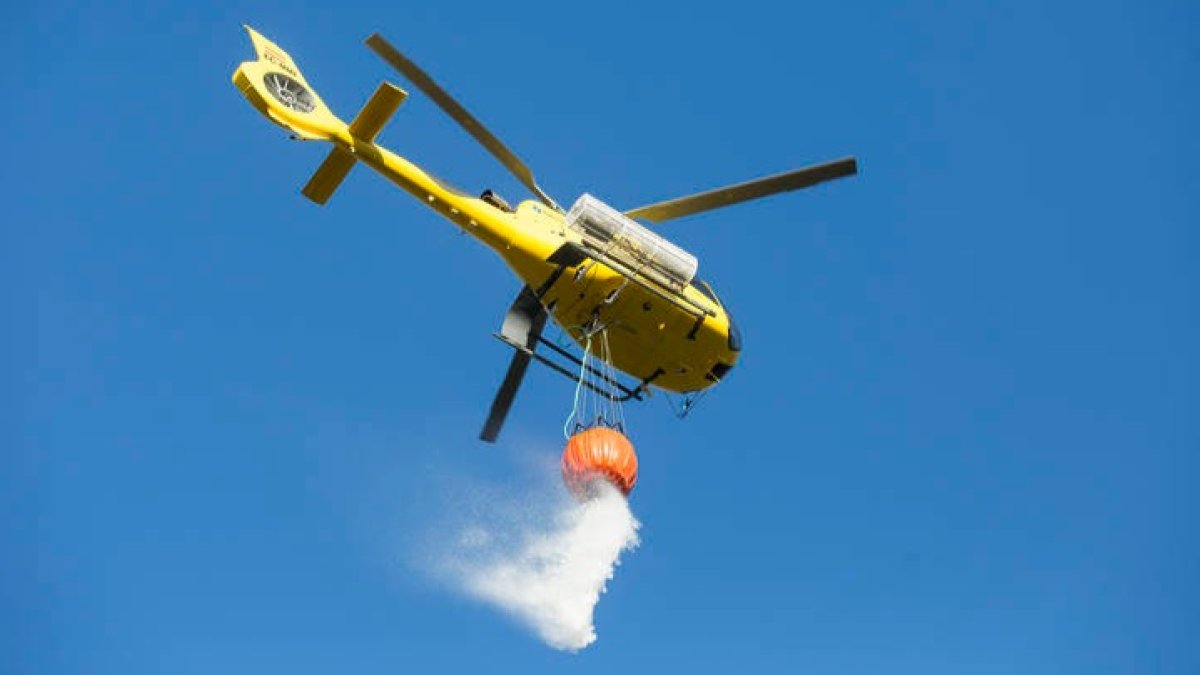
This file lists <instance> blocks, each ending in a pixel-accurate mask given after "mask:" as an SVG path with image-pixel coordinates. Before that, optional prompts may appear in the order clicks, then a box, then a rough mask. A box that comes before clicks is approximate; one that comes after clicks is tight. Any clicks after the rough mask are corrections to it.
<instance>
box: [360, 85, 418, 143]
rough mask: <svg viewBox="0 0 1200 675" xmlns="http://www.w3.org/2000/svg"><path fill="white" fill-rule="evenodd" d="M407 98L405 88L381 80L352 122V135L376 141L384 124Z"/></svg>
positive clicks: (364, 139)
mask: <svg viewBox="0 0 1200 675" xmlns="http://www.w3.org/2000/svg"><path fill="white" fill-rule="evenodd" d="M406 98H408V93H407V92H406V91H404V90H403V89H401V88H399V87H397V86H396V85H394V84H391V83H390V82H381V83H380V84H379V88H378V89H376V90H375V93H374V94H372V95H371V100H369V101H367V104H366V105H364V106H363V109H362V110H360V111H358V116H357V117H355V118H354V121H353V122H351V123H350V135H351V136H354V137H355V138H357V139H358V140H360V141H366V142H368V143H372V142H374V141H375V137H376V136H378V135H379V132H380V131H381V130H382V129H383V125H385V124H387V123H388V120H390V119H391V118H392V115H394V114H395V113H396V109H397V108H399V107H400V104H401V103H404V99H406Z"/></svg>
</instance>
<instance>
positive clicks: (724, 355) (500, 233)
mask: <svg viewBox="0 0 1200 675" xmlns="http://www.w3.org/2000/svg"><path fill="white" fill-rule="evenodd" d="M245 28H246V30H247V31H248V32H249V34H250V39H251V42H252V43H253V45H254V49H255V52H256V54H257V57H258V58H257V60H255V61H246V62H243V63H242V64H240V65H239V66H238V67H237V69H236V70H235V71H234V73H233V83H234V85H235V86H236V87H237V88H238V90H239V91H241V93H242V94H243V95H244V96H245V97H246V99H247V100H248V101H249V102H250V104H251V105H252V106H254V108H255V109H257V110H258V111H259V112H260V113H262V114H263V115H264V116H266V117H267V118H268V119H269V120H271V121H272V122H274V123H275V124H277V125H279V126H281V127H283V128H284V129H286V130H288V131H289V132H291V135H292V138H293V139H296V140H319V141H327V142H329V143H330V144H331V145H332V146H333V147H332V149H330V151H329V154H328V155H327V156H326V158H325V160H324V161H323V162H322V163H321V165H320V166H319V167H318V168H317V170H316V172H315V173H314V174H313V176H312V178H311V179H310V180H309V181H308V183H307V184H306V185H305V186H304V187H303V189H302V190H301V192H302V194H303V195H304V196H305V197H307V198H308V199H310V200H312V201H313V202H315V203H316V204H321V205H323V204H325V203H326V202H327V201H328V200H329V199H330V197H331V196H332V195H333V193H334V192H335V191H336V190H337V188H338V186H339V185H341V183H342V181H343V180H344V179H345V178H346V175H347V174H348V173H349V171H350V169H351V168H352V167H353V166H354V165H355V164H357V163H360V162H361V163H362V164H365V165H367V166H369V167H371V168H372V169H374V170H375V171H377V172H378V173H380V174H381V175H383V176H384V177H385V178H387V179H388V180H390V181H391V182H393V183H395V184H396V185H397V186H399V187H400V188H401V189H403V190H404V191H406V192H408V193H409V194H411V195H412V196H413V197H415V198H417V199H418V200H420V201H421V202H423V203H424V204H425V205H426V206H428V207H429V208H431V209H433V210H434V211H435V212H437V213H438V214H439V215H441V216H443V217H445V218H446V219H447V220H449V221H450V222H451V223H453V224H455V225H456V226H458V227H459V228H461V229H462V230H463V231H464V232H466V233H467V234H470V235H472V236H473V237H475V238H476V239H478V240H479V241H481V242H482V243H483V244H485V245H487V246H488V247H489V248H491V249H492V250H494V251H495V252H496V253H497V254H499V256H500V257H501V258H502V259H503V260H504V262H505V263H507V265H508V266H509V267H510V268H511V269H512V271H513V272H514V273H515V274H516V275H517V276H518V277H519V278H520V279H521V281H522V283H523V286H522V288H521V290H520V292H519V293H518V294H517V297H516V298H515V299H514V300H513V302H512V304H511V306H510V307H509V309H508V311H507V313H506V314H505V316H504V319H503V322H502V324H501V328H500V330H499V332H498V333H496V337H497V338H499V339H500V340H501V341H503V342H504V343H505V344H507V345H508V346H509V347H511V348H512V349H513V350H514V353H513V356H512V359H511V361H510V363H509V366H508V370H507V372H506V373H505V375H504V379H503V381H502V383H501V384H500V387H499V389H498V390H497V392H496V394H495V397H494V399H493V402H492V405H491V408H490V410H489V411H488V415H487V419H486V421H485V423H484V426H483V429H482V431H481V433H480V438H481V439H482V440H484V441H487V442H494V441H495V440H496V439H497V437H498V436H499V433H500V430H501V428H502V426H503V424H504V421H505V418H506V417H507V415H508V412H509V409H510V408H511V406H512V403H513V400H514V398H515V397H516V394H517V391H518V389H519V388H520V385H521V382H522V381H523V379H524V377H525V373H526V371H527V369H528V367H529V364H530V363H531V362H532V361H535V360H536V361H537V362H539V363H541V364H543V365H545V366H548V367H549V368H551V369H552V370H554V371H556V372H558V373H560V374H563V375H565V376H566V377H568V378H570V379H572V380H574V381H576V382H577V384H579V385H584V386H587V387H589V388H591V389H600V388H602V389H604V391H603V392H602V393H603V394H604V395H606V396H609V397H611V398H613V399H614V400H620V401H624V400H629V399H635V400H642V398H643V397H644V396H645V395H648V394H649V393H651V392H652V388H658V389H661V390H664V391H667V392H674V393H678V394H682V395H685V396H688V397H693V398H689V399H687V400H685V405H690V401H694V400H695V398H694V397H696V396H697V395H698V394H700V393H702V392H704V391H707V390H708V389H710V388H711V387H713V386H714V385H716V384H717V383H719V382H720V381H721V380H722V379H723V378H725V377H726V376H727V375H728V373H729V371H730V370H731V369H732V368H733V367H734V366H735V365H736V364H737V361H738V358H739V356H740V353H741V350H742V338H741V334H740V333H739V331H738V328H737V325H736V324H735V323H734V321H733V317H732V316H731V314H730V312H729V310H728V309H727V308H726V307H725V305H724V304H723V303H722V302H721V300H720V299H719V297H718V296H717V294H716V292H715V291H713V289H712V287H711V286H710V285H709V284H708V283H706V282H705V281H703V280H701V279H699V278H698V277H697V276H696V273H697V270H698V267H699V261H698V259H697V258H696V257H695V256H694V255H692V254H691V253H689V252H687V251H685V250H683V249H682V248H680V247H679V246H676V245H675V244H673V243H671V242H670V241H668V240H667V239H665V238H663V237H662V236H660V235H658V234H656V233H655V232H653V231H652V230H650V229H649V228H648V227H646V226H645V225H643V224H642V223H639V222H638V220H642V221H647V222H651V223H661V222H664V221H668V220H673V219H676V218H682V217H684V216H689V215H693V214H696V213H700V212H703V211H709V210H712V209H717V208H723V207H726V206H731V205H733V204H737V203H740V202H745V201H749V200H752V199H759V198H761V197H766V196H768V195H772V194H776V193H780V192H786V191H790V190H797V189H800V188H806V187H810V186H813V185H816V184H818V183H822V182H825V181H830V180H834V179H837V178H843V177H847V176H851V175H854V174H856V173H857V172H858V164H857V161H856V160H855V159H854V158H853V157H846V158H842V159H838V160H835V161H831V162H826V163H822V164H817V165H813V166H808V167H805V168H801V169H797V170H794V171H789V172H786V173H781V174H777V175H773V176H768V177H765V178H759V179H755V180H751V181H747V182H744V183H738V184H735V185H730V186H727V187H722V188H718V189H714V190H708V191H705V192H700V193H697V194H692V195H688V196H684V197H678V198H675V199H668V200H666V201H661V202H657V203H654V204H649V205H646V206H640V207H637V208H634V209H629V210H625V211H619V210H617V209H615V208H613V207H611V206H609V205H607V204H605V203H604V202H602V201H600V200H599V199H597V198H596V197H594V196H592V195H590V194H584V195H582V196H581V197H579V198H578V199H577V200H576V201H575V202H574V204H573V205H572V206H571V207H570V208H569V209H564V208H563V207H562V206H560V205H559V203H558V202H556V201H555V200H554V199H553V198H551V197H550V195H548V194H547V193H546V192H545V190H543V189H542V188H541V187H540V186H539V185H538V184H537V181H536V180H535V178H534V175H533V172H532V171H530V169H529V167H528V166H526V165H525V163H524V162H523V161H521V159H520V158H518V157H517V155H516V154H514V153H513V152H512V150H510V149H509V148H508V146H506V145H505V144H504V143H502V142H501V141H500V139H499V138H497V137H496V136H495V135H494V134H493V133H492V132H491V131H489V130H488V129H487V127H485V126H484V125H483V124H482V123H481V122H480V121H479V120H478V119H476V118H475V117H474V116H473V115H472V114H471V113H469V112H468V111H467V110H466V108H464V107H463V106H462V105H461V104H460V103H459V102H458V101H457V100H455V99H454V98H453V97H451V96H450V94H448V93H447V92H446V91H445V90H444V89H443V88H442V87H441V86H440V85H439V84H438V83H436V82H435V81H434V80H433V78H431V77H430V76H429V75H428V74H427V73H426V72H425V71H424V70H422V69H421V68H420V67H419V66H418V65H416V64H415V63H414V62H413V61H411V60H410V59H408V58H407V57H406V56H404V55H403V54H401V53H400V52H399V51H398V50H397V49H396V48H395V47H393V46H392V45H391V44H390V43H389V42H388V41H387V40H385V39H384V38H383V37H382V36H380V35H379V34H378V33H376V34H373V35H371V36H370V37H369V38H367V40H366V44H367V46H368V47H369V48H371V49H372V50H373V51H374V52H375V53H376V54H377V55H379V56H380V57H381V58H382V59H383V60H384V61H385V62H387V63H388V64H389V65H391V66H392V67H394V68H395V69H396V70H397V71H399V72H400V73H401V74H402V75H403V76H404V77H405V78H407V79H408V80H409V81H410V82H411V83H412V84H413V85H414V86H416V87H417V89H419V90H421V91H422V92H423V93H424V94H425V95H427V96H428V97H429V98H430V99H432V100H433V101H434V103H436V104H437V105H438V107H439V108H441V109H442V110H443V111H444V112H445V113H447V114H448V115H449V116H450V117H451V118H452V119H453V120H454V121H455V122H457V123H458V124H459V125H460V126H461V127H462V128H463V129H464V130H466V131H467V133H469V134H470V135H471V136H472V137H473V138H474V139H475V140H476V141H477V142H479V143H480V144H481V145H483V147H484V148H485V149H486V150H488V152H490V153H491V154H492V155H493V156H494V157H495V158H496V159H497V160H499V161H500V163H501V164H502V165H504V167H506V168H507V169H508V170H509V171H510V172H511V173H512V174H513V175H514V176H515V177H516V178H517V180H518V181H520V182H521V184H522V185H524V186H525V187H526V188H528V189H529V191H530V192H531V193H533V195H534V196H535V197H536V199H528V200H525V201H522V202H520V203H518V204H517V205H516V206H511V205H510V204H509V203H508V202H506V201H505V200H503V199H502V198H501V197H499V196H498V195H496V194H495V193H494V192H492V191H491V190H487V191H484V192H483V193H482V194H481V195H479V196H475V195H472V194H468V193H466V192H463V191H461V190H459V189H458V188H455V187H453V186H451V185H449V184H447V183H445V182H443V181H442V180H440V179H438V178H436V177H434V176H433V175H432V174H430V173H428V172H427V171H425V170H424V169H422V168H421V167H419V166H417V165H415V164H413V163H412V162H410V161H408V160H407V159H404V158H403V157H401V156H399V155H397V154H395V153H393V152H392V151H390V150H388V149H387V148H384V147H382V146H380V145H379V144H377V143H376V142H375V139H376V137H377V136H378V135H379V132H380V131H381V130H382V129H383V127H384V126H385V125H386V124H387V122H388V121H389V120H390V119H391V117H392V115H393V114H395V112H396V110H397V109H398V108H399V107H400V105H401V104H402V103H403V102H404V100H405V99H406V98H407V96H408V93H407V92H405V91H404V90H403V89H401V88H399V87H397V86H395V85H393V84H391V83H389V82H387V81H384V82H382V83H381V84H380V85H379V87H378V88H377V89H376V90H375V92H374V94H372V96H371V97H370V99H368V100H367V102H366V104H365V105H364V106H363V107H362V109H361V110H359V112H358V114H357V115H356V116H355V117H354V119H353V120H352V121H351V122H350V123H349V124H347V123H345V122H344V121H342V120H341V119H340V118H338V117H337V116H336V115H335V114H334V113H333V112H332V111H331V110H330V109H329V108H328V107H327V106H326V105H325V103H324V102H323V101H322V100H321V98H320V96H318V95H317V93H316V91H315V90H314V89H313V87H312V86H311V85H309V83H308V82H307V80H305V78H304V75H303V74H302V73H301V71H300V69H299V67H298V66H297V65H296V64H295V62H294V61H293V60H292V58H291V57H290V56H289V55H288V54H287V52H285V51H284V50H282V49H281V48H279V46H278V45H276V44H275V43H273V42H271V41H270V40H268V39H267V38H265V37H263V36H262V35H261V34H260V33H258V32H257V31H255V30H254V29H253V28H251V27H250V26H245ZM550 319H553V321H554V322H555V323H557V324H558V326H559V327H561V328H562V329H563V331H564V332H565V334H566V335H568V336H570V338H571V340H573V341H574V342H575V343H576V344H578V345H579V346H580V347H581V348H583V349H584V357H583V358H582V359H581V358H579V357H577V356H576V355H575V354H573V353H571V352H570V351H568V350H567V349H564V348H563V346H561V345H560V344H557V343H556V342H554V341H552V340H548V339H546V338H545V337H543V332H544V330H545V328H546V324H547V322H548V320H550ZM600 332H603V335H604V339H605V353H604V354H603V360H604V362H605V363H604V364H602V365H607V366H610V367H609V368H599V369H598V368H597V367H596V365H589V363H588V359H587V354H588V350H590V349H592V338H593V337H594V336H596V335H597V334H598V333H600ZM593 363H594V362H593ZM614 369H615V370H616V371H620V372H621V373H624V374H625V375H626V376H628V377H629V378H631V380H632V382H628V383H627V382H622V381H621V380H620V379H619V378H618V377H617V376H616V373H615V372H613V370H614Z"/></svg>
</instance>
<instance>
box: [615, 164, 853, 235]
mask: <svg viewBox="0 0 1200 675" xmlns="http://www.w3.org/2000/svg"><path fill="white" fill-rule="evenodd" d="M856 173H858V162H857V161H855V159H854V158H853V157H846V158H844V159H839V160H836V161H833V162H827V163H825V164H817V165H815V166H809V167H805V168H803V169H796V170H795V171H789V172H787V173H781V174H777V175H774V176H767V177H766V178H758V179H756V180H752V181H747V182H745V183H738V184H737V185H729V186H727V187H723V188H717V189H716V190H709V191H708V192H700V193H698V194H694V195H688V196H686V197H677V198H675V199H669V200H667V201H665V202H658V203H657V204H650V205H649V206H639V207H638V208H636V209H633V210H631V211H626V212H625V215H627V216H629V217H630V218H641V219H643V220H649V221H651V222H654V223H661V222H663V221H666V220H672V219H674V218H682V217H683V216H690V215H692V214H693V213H700V212H702V211H711V210H713V209H719V208H722V207H725V206H732V205H733V204H738V203H741V202H746V201H750V200H751V199H759V198H761V197H766V196H768V195H773V194H775V193H777V192H787V191H789V190H799V189H800V188H806V187H810V186H813V185H816V184H817V183H823V182H825V181H827V180H834V179H835V178H843V177H845V176H853V175H854V174H856Z"/></svg>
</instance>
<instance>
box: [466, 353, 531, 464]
mask: <svg viewBox="0 0 1200 675" xmlns="http://www.w3.org/2000/svg"><path fill="white" fill-rule="evenodd" d="M532 359H533V357H531V356H530V355H528V354H526V353H525V352H515V353H514V354H513V357H512V361H511V362H509V364H508V372H507V373H505V374H504V382H503V383H502V384H501V385H500V389H498V390H497V391H496V398H495V399H493V400H492V408H491V410H489V411H488V417H487V421H486V422H484V423H483V431H480V432H479V439H480V440H483V441H487V442H488V443H495V442H496V438H497V437H499V436H500V429H501V427H503V426H504V420H505V419H506V418H507V417H508V410H509V408H512V404H513V399H514V398H516V397H517V389H518V388H520V386H521V381H522V380H524V379H525V371H526V370H527V369H528V368H529V362H530V361H531V360H532Z"/></svg>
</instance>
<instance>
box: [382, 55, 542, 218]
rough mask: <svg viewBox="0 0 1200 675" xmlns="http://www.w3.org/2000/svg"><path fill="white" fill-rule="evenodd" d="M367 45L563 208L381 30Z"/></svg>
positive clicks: (537, 191)
mask: <svg viewBox="0 0 1200 675" xmlns="http://www.w3.org/2000/svg"><path fill="white" fill-rule="evenodd" d="M367 46H368V47H370V48H371V49H372V50H373V51H374V52H375V53H376V54H378V55H379V57H380V58H382V59H383V60H384V61H387V62H388V63H389V64H391V66H392V67H393V68H395V69H396V70H398V71H400V72H401V73H402V74H403V75H404V76H405V77H407V78H408V79H409V80H411V81H412V83H413V84H415V85H416V86H417V88H418V89H420V90H421V91H423V92H425V95H426V96H428V97H429V98H431V99H433V102H434V103H436V104H437V105H438V107H439V108H441V109H442V110H443V111H444V112H445V113H446V114H447V115H449V116H450V117H451V118H453V119H454V121H455V122H458V124H459V126H461V127H462V128H463V129H465V130H466V131H467V133H469V134H471V136H472V137H474V138H475V140H476V141H479V143H480V144H481V145H483V147H485V148H487V150H488V152H490V153H492V156H494V157H495V158H496V159H498V160H500V163H501V164H503V165H504V166H505V167H507V168H508V170H509V171H511V172H512V174H513V175H514V176H516V177H517V180H519V181H521V184H523V185H524V186H525V187H527V188H529V190H530V191H531V192H533V194H535V195H537V197H538V199H540V200H542V203H543V204H545V205H546V206H549V207H550V208H552V209H554V210H556V211H562V208H561V207H559V205H558V204H557V203H556V202H555V201H554V200H553V199H551V198H550V195H548V194H546V192H545V191H543V190H542V188H541V187H540V186H538V184H537V181H536V180H535V179H534V177H533V172H532V171H530V170H529V167H528V166H526V165H525V162H522V161H521V159H520V158H519V157H517V156H516V154H514V153H513V151H512V150H509V149H508V146H506V145H504V143H502V142H501V141H500V139H499V138H496V136H495V134H493V133H492V132H491V131H489V130H488V128H487V127H485V126H483V123H482V122H480V121H479V120H477V119H475V116H474V115H472V114H471V113H469V112H467V109H466V108H464V107H463V106H462V105H461V104H460V103H459V102H458V101H456V100H454V97H452V96H450V94H448V93H447V92H446V90H445V89H442V87H441V85H439V84H438V83H437V82H434V81H433V78H432V77H430V76H429V74H428V73H426V72H425V71H424V70H422V69H421V67H420V66H418V65H417V64H415V63H413V62H412V61H411V60H409V58H408V57H406V56H405V55H403V54H401V53H400V52H399V50H397V49H396V48H395V47H393V46H392V45H391V43H389V42H388V41H387V40H385V39H384V38H383V36H381V35H380V34H379V33H375V34H374V35H372V36H371V37H369V38H367Z"/></svg>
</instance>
